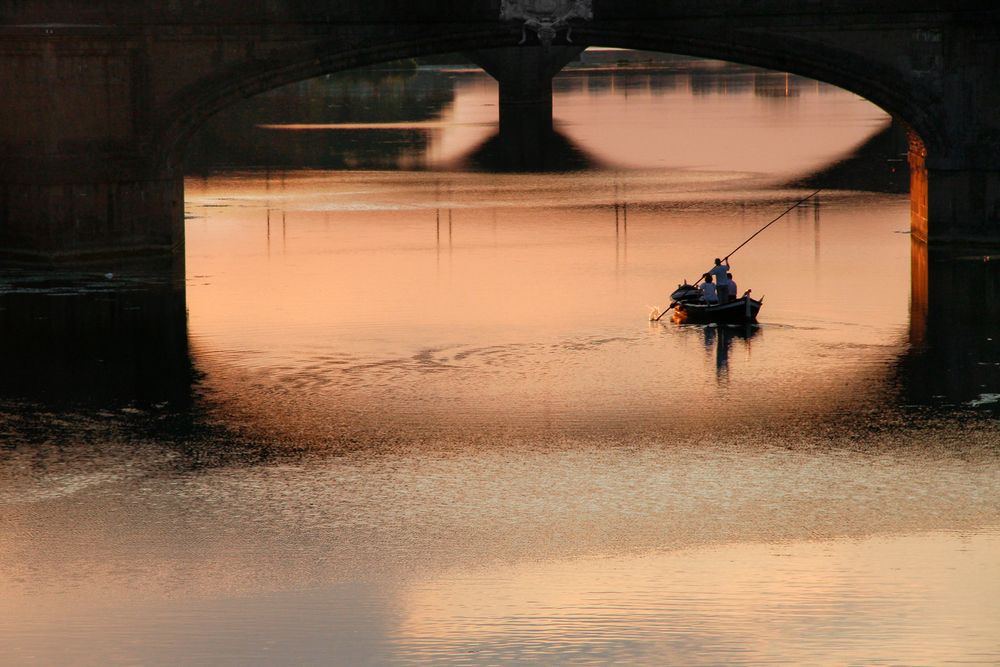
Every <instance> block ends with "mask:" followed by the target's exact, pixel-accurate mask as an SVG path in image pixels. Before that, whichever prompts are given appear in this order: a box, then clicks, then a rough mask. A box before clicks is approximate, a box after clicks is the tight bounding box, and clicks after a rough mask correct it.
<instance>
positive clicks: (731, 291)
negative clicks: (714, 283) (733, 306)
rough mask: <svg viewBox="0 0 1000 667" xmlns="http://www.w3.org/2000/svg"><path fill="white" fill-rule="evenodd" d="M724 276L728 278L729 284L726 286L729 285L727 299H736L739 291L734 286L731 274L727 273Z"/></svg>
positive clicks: (734, 282)
mask: <svg viewBox="0 0 1000 667" xmlns="http://www.w3.org/2000/svg"><path fill="white" fill-rule="evenodd" d="M726 277H727V278H729V284H728V286H729V300H730V301H735V300H736V299H737V295H738V294H739V293H740V292H739V288H737V287H736V281H735V280H733V274H731V273H727V274H726Z"/></svg>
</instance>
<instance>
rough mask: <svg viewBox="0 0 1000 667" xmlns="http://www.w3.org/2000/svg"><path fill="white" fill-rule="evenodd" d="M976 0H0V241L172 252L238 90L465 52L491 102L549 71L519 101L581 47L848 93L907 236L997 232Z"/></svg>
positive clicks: (996, 18) (997, 58)
mask: <svg viewBox="0 0 1000 667" xmlns="http://www.w3.org/2000/svg"><path fill="white" fill-rule="evenodd" d="M522 5H527V6H534V7H536V8H541V9H547V10H550V9H553V8H556V9H558V8H559V7H560V6H566V7H569V8H570V10H572V8H573V7H577V8H580V7H583V8H585V9H586V10H587V11H586V12H583V13H581V12H577V13H578V14H579V16H578V17H574V16H572V15H571V16H570V18H568V19H567V20H566V21H565V22H562V23H558V22H557V23H558V24H557V25H555V26H547V25H544V24H543V25H541V27H539V25H538V24H537V22H536V23H535V24H534V25H532V26H530V29H528V30H527V31H525V21H524V20H522V19H519V18H513V19H512V18H510V15H511V14H510V11H509V10H510V9H511V7H514V8H517V7H519V6H522ZM994 6H995V5H994V3H993V2H992V1H974V0H907V1H906V2H902V1H897V0H592V1H588V0H576V2H575V3H574V2H573V0H424V1H419V0H144V1H143V2H137V1H136V0H86V1H85V2H82V1H81V0H0V87H2V90H3V91H4V94H3V96H2V98H0V146H2V149H3V160H2V162H0V253H2V254H3V255H4V256H7V257H9V258H20V259H23V260H28V261H39V262H42V263H50V262H53V261H59V260H70V261H73V260H78V259H86V258H88V257H97V256H100V257H103V256H108V255H125V256H136V255H141V254H145V253H151V254H158V255H163V254H171V253H173V254H175V255H181V254H182V253H183V239H184V237H183V199H184V192H183V179H182V174H181V171H180V166H179V165H180V164H181V162H182V157H183V155H184V151H185V146H186V144H187V142H188V140H189V138H190V137H191V135H192V133H194V132H195V131H196V130H197V129H198V127H199V125H200V124H201V123H202V122H203V121H204V120H205V119H207V118H208V117H209V116H211V115H212V114H213V113H215V112H217V111H219V110H220V109H222V108H224V107H226V106H227V105H230V104H233V103H234V102H236V101H238V100H240V99H242V98H245V97H247V96H251V95H255V94H257V93H260V92H263V91H266V90H269V89H272V88H275V87H278V86H282V85H285V84H288V83H292V82H295V81H299V80H302V79H306V78H310V77H315V76H318V75H322V74H326V73H330V72H335V71H339V70H344V69H348V68H353V67H358V66H362V65H369V64H375V63H380V62H385V61H389V60H394V59H397V58H403V57H413V56H420V55H429V54H435V53H445V52H457V51H461V52H466V53H479V54H480V55H481V56H482V57H481V58H479V60H478V61H480V62H482V63H483V65H484V67H486V69H487V70H488V71H491V73H494V75H495V76H498V77H500V78H501V95H502V96H503V94H504V93H503V91H504V90H505V88H506V89H507V90H509V91H514V92H512V93H511V96H514V97H516V96H517V95H518V94H521V95H522V96H524V95H527V97H531V95H532V94H536V96H537V93H538V91H539V90H544V84H545V78H546V77H547V76H551V72H547V73H543V74H542V75H538V74H537V73H536V74H534V76H535V77H536V78H538V79H540V80H541V81H542V83H541V84H539V85H540V86H541V87H539V85H534V87H532V86H530V85H529V86H527V88H529V89H531V90H529V91H528V92H527V93H524V92H523V89H525V88H526V86H525V85H523V84H524V81H522V80H521V77H522V76H525V77H526V76H528V75H530V74H532V70H531V68H527V69H526V68H524V67H521V68H520V69H518V67H516V66H511V63H515V64H516V63H517V62H518V61H520V60H524V58H522V57H521V56H519V55H518V54H528V53H532V52H534V53H539V52H542V53H545V52H549V51H550V50H555V51H558V50H559V49H560V47H562V48H563V51H566V50H567V49H568V48H570V47H579V46H584V45H594V46H612V47H625V48H636V49H649V50H656V51H666V52H671V53H678V54H686V55H693V56H703V57H710V58H718V59H723V60H729V61H733V62H738V63H745V64H749V65H757V66H761V67H767V68H771V69H776V70H782V71H788V72H793V73H796V74H801V75H804V76H807V77H811V78H814V79H818V80H820V81H825V82H828V83H832V84H834V85H837V86H840V87H842V88H845V89H847V90H850V91H853V92H855V93H857V94H858V95H861V96H863V97H865V98H867V99H869V100H871V101H872V102H874V103H875V104H877V105H878V106H880V107H882V108H883V109H885V110H886V111H888V112H889V113H891V114H893V115H894V116H895V117H896V118H897V119H898V120H900V121H901V122H903V123H905V124H906V125H907V126H908V127H909V128H910V130H911V132H910V136H911V142H910V143H911V148H910V162H911V166H912V187H911V197H912V204H913V205H912V231H913V235H914V238H917V239H920V240H923V241H930V242H931V243H932V244H939V243H945V242H966V241H980V242H996V241H1000V9H994V8H993V7H994ZM502 12H503V13H504V14H506V16H507V18H502V16H501V14H502ZM569 13H570V14H572V11H570V12H569ZM583 14H586V16H584V15H583ZM543 23H544V22H543ZM570 27H571V28H572V34H571V36H570V38H571V39H572V44H569V43H568V42H567V29H568V28H570ZM525 36H527V38H528V40H527V42H526V45H525V46H519V43H520V42H522V39H523V38H524V37H525ZM540 41H541V42H542V44H540ZM544 42H551V46H549V45H548V44H545V43H544ZM494 48H496V49H508V51H506V52H500V51H497V52H493V54H494V57H492V58H491V56H490V55H489V54H487V53H486V52H485V51H484V50H485V49H494ZM511 49H521V51H514V50H511ZM525 49H531V50H525ZM504 53H506V55H502V57H497V56H495V54H504ZM559 64H560V63H555V66H554V69H558V65H559ZM536 69H537V67H536ZM518 72H520V74H518ZM503 77H506V78H507V79H508V80H507V81H504V78H503ZM519 89H520V90H522V92H521V93H518V92H517V91H518V90H519ZM532 90H533V91H534V93H532ZM664 122H669V119H664Z"/></svg>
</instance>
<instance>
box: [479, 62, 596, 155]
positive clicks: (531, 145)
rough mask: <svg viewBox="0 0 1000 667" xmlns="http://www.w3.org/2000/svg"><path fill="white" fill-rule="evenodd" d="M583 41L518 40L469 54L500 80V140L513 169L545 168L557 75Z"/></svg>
mask: <svg viewBox="0 0 1000 667" xmlns="http://www.w3.org/2000/svg"><path fill="white" fill-rule="evenodd" d="M584 48H585V47H582V46H550V47H544V46H513V47H506V48H501V49H482V50H477V51H470V52H468V53H467V54H466V55H468V56H469V57H470V58H472V60H473V62H475V63H476V64H477V65H479V66H480V67H482V68H483V70H485V71H486V73H487V74H489V75H490V76H492V77H493V78H494V79H496V80H497V82H498V83H499V84H500V98H499V107H500V114H499V115H500V136H499V142H498V143H497V145H498V146H499V148H500V150H501V151H502V153H503V162H504V163H505V164H506V166H508V167H509V168H511V169H525V170H533V169H539V168H544V167H545V166H546V165H547V164H548V163H549V162H550V158H551V156H550V155H549V153H550V152H552V150H554V147H553V143H554V141H553V137H554V128H553V125H552V79H553V78H555V76H556V74H558V73H559V71H560V70H561V69H562V68H563V67H565V66H566V65H567V64H568V63H570V62H572V61H573V60H575V59H576V58H577V57H578V56H579V55H580V54H581V53H583V50H584Z"/></svg>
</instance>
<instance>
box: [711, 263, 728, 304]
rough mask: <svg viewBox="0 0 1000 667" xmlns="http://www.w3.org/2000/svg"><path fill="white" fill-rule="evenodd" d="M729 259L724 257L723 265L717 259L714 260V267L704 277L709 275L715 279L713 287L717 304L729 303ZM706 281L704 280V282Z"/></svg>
mask: <svg viewBox="0 0 1000 667" xmlns="http://www.w3.org/2000/svg"><path fill="white" fill-rule="evenodd" d="M729 268H730V267H729V258H728V257H726V259H725V263H723V260H721V259H719V258H718V257H716V258H715V266H713V267H712V268H711V269H709V270H708V273H707V274H706V275H710V276H712V277H713V278H714V279H715V287H716V288H717V289H716V291H717V293H718V299H719V303H720V304H723V303H726V302H728V301H729V275H730V273H729ZM707 280H708V279H707V278H706V281H707Z"/></svg>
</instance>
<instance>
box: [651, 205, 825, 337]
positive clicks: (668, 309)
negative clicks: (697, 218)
mask: <svg viewBox="0 0 1000 667" xmlns="http://www.w3.org/2000/svg"><path fill="white" fill-rule="evenodd" d="M822 191H823V190H822V189H820V190H817V191H816V192H814V193H812V194H811V195H809V196H808V197H804V198H802V199H800V200H798V201H797V202H795V203H794V204H792V205H791V206H789V207H788V208H787V209H786V210H785V211H784V212H783V213H782V214H781V215H779V216H778V217H777V218H775V219H774V220H772V221H771V222H769V223H767V224H766V225H764V226H763V227H761V228H760V229H758V230H757V231H755V232H754V233H753V234H751V235H750V238H748V239H747V240H746V241H744V242H743V243H741V244H739V245H738V246H736V247H735V248H733V250H731V251H730V252H729V254H728V255H726V256H725V258H723V260H722V261H724V262H725V261H728V260H729V258H730V257H732V256H733V255H735V254H736V251H737V250H739V249H740V248H742V247H743V246H745V245H746V244H748V243H750V241H752V240H753V238H754V237H755V236H757V235H758V234H760V233H761V232H762V231H764V230H765V229H767V228H768V227H770V226H771V225H773V224H774V223H776V222H777V221H778V220H781V219H782V218H783V217H785V216H786V215H788V214H789V213H791V212H792V210H793V209H796V208H798V207H799V206H801V205H802V204H804V203H805V202H807V201H809V200H810V199H812V198H813V197H815V196H816V195H818V194H819V193H820V192H822ZM700 282H701V278H698V280H696V281H694V285H692V287H697V286H698V283H700ZM676 305H677V302H676V301H673V302H671V303H670V305H669V306H667V307H666V309H665V310H664V311H663V312H662V313H660V314H659V315H657V316H656V318H655V319H654V320H653V321H654V322H659V321H660V318H661V317H663V316H664V315H666V314H667V313H669V312H670V311H671V310H672V309H673V307H674V306H676Z"/></svg>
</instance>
